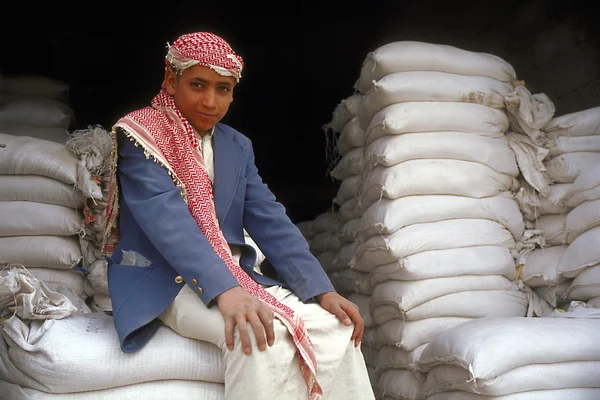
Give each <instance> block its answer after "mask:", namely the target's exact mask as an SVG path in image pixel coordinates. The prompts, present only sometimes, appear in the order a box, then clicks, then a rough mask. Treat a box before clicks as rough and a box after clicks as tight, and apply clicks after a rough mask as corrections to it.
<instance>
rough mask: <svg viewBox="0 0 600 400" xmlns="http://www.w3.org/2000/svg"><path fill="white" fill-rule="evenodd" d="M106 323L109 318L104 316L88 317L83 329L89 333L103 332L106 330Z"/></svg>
mask: <svg viewBox="0 0 600 400" xmlns="http://www.w3.org/2000/svg"><path fill="white" fill-rule="evenodd" d="M108 323H109V320H108V319H105V318H102V319H97V318H90V319H88V323H87V326H86V328H85V331H86V332H90V333H104V332H106V331H107V330H108Z"/></svg>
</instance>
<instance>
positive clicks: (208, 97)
mask: <svg viewBox="0 0 600 400" xmlns="http://www.w3.org/2000/svg"><path fill="white" fill-rule="evenodd" d="M202 105H203V106H204V107H206V108H214V107H215V93H214V92H213V91H212V90H207V91H206V92H204V95H203V96H202Z"/></svg>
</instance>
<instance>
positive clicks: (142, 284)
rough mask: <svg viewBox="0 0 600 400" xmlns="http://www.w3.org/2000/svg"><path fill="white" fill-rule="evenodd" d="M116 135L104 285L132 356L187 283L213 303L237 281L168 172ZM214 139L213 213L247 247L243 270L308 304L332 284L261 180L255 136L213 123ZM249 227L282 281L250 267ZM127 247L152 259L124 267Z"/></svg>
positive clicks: (231, 238) (124, 345)
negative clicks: (115, 207) (115, 196)
mask: <svg viewBox="0 0 600 400" xmlns="http://www.w3.org/2000/svg"><path fill="white" fill-rule="evenodd" d="M118 136H119V146H118V149H119V150H118V169H117V171H118V172H117V174H118V181H119V189H120V190H119V203H120V211H119V232H120V242H119V244H118V245H117V247H116V248H115V251H114V252H113V254H112V256H111V257H107V260H108V289H109V293H110V297H111V300H112V306H113V315H114V321H115V327H116V330H117V333H118V336H119V340H120V344H121V349H122V351H123V352H126V353H129V352H135V351H137V350H139V349H140V348H142V347H143V346H144V345H145V344H146V343H147V342H148V340H150V339H151V337H152V335H153V334H154V333H155V332H156V330H157V329H158V327H159V326H160V324H161V322H160V320H158V319H157V317H158V316H159V315H160V314H161V313H162V312H163V311H164V310H165V309H166V308H167V307H168V306H169V304H170V303H171V302H172V301H173V299H174V298H175V296H176V295H177V294H178V293H179V291H180V290H181V288H182V285H184V284H187V285H190V286H191V287H192V289H193V290H194V291H195V292H196V293H197V294H198V296H199V297H200V299H201V300H202V301H203V302H204V304H206V306H207V307H212V306H213V305H214V304H215V297H216V296H218V295H219V294H221V293H223V292H224V291H226V290H228V289H230V288H232V287H234V286H237V285H238V282H237V280H236V279H235V278H234V277H233V275H232V274H231V272H230V271H229V269H228V268H227V266H226V265H225V263H224V262H223V260H222V259H221V258H219V256H218V255H217V254H216V253H215V252H214V250H213V249H212V247H211V246H210V243H209V242H208V240H207V239H206V237H205V236H204V234H203V233H202V231H201V230H200V228H198V225H197V224H196V221H195V220H194V218H193V217H192V216H191V214H190V212H189V210H188V207H187V204H186V203H185V202H184V200H183V198H182V197H181V195H180V191H179V188H178V187H177V186H176V185H175V184H174V183H173V180H172V179H171V177H170V176H169V175H168V173H167V172H166V170H165V169H164V168H163V167H161V166H160V165H159V164H157V163H155V162H154V161H152V160H151V159H147V158H146V157H145V155H144V151H143V149H142V148H141V147H136V146H134V145H133V143H132V142H131V141H130V140H129V139H127V138H125V136H124V134H123V133H119V135H118ZM213 140H214V142H213V143H214V154H215V158H214V159H215V183H214V198H215V207H216V212H217V218H218V220H219V223H220V225H221V229H222V230H223V233H224V235H225V239H226V240H227V242H228V243H230V244H232V245H237V246H242V256H241V258H240V265H241V267H242V268H243V269H244V270H245V271H246V272H247V273H248V274H249V275H250V276H251V277H252V278H254V279H255V280H256V281H257V282H258V283H260V284H264V285H283V286H286V287H288V288H290V290H292V291H293V292H294V293H295V294H296V295H297V296H298V297H299V298H300V300H302V301H303V302H307V301H309V300H311V299H312V298H314V297H315V296H316V295H318V294H321V293H325V292H329V291H334V288H333V286H332V284H331V282H330V280H329V278H328V277H327V275H326V273H325V271H324V270H323V268H322V267H321V265H320V264H319V262H318V261H317V259H316V258H315V257H314V256H313V255H312V254H311V253H310V251H309V248H308V243H307V242H306V240H305V238H304V237H303V236H302V234H301V233H300V231H299V229H298V228H297V227H296V226H295V225H294V224H293V223H292V221H291V220H290V219H289V217H288V216H287V214H286V210H285V208H284V207H283V205H281V204H280V203H279V202H277V201H276V199H275V196H274V195H273V193H272V192H271V191H270V190H269V189H268V188H267V185H266V184H264V183H263V181H262V179H261V177H260V175H259V173H258V169H257V167H256V165H255V162H254V152H253V149H252V143H251V141H250V140H249V139H248V138H247V137H246V136H244V135H242V134H241V133H240V132H238V131H236V130H234V129H232V128H231V127H229V126H227V125H224V124H218V125H217V126H216V127H215V131H214V137H213ZM244 228H245V229H246V231H247V232H248V233H249V234H250V236H251V237H252V239H253V240H254V241H255V242H256V244H257V245H258V246H259V248H260V249H261V251H262V252H263V253H264V255H265V256H266V257H267V259H268V260H269V262H270V263H271V265H272V266H273V268H274V269H275V271H276V272H277V273H278V277H279V278H278V279H280V280H281V281H282V282H278V281H275V280H273V279H271V278H268V277H266V276H263V275H260V274H258V273H256V272H255V271H254V267H253V266H254V263H255V260H256V252H255V251H254V249H253V248H252V247H251V246H249V245H246V244H245V243H244V233H243V229H244ZM124 251H125V252H128V251H133V252H135V253H137V254H139V255H142V256H143V257H144V258H145V259H147V260H149V261H150V262H151V265H149V266H133V265H122V264H121V262H122V261H123V252H124ZM147 264H148V263H146V265H147Z"/></svg>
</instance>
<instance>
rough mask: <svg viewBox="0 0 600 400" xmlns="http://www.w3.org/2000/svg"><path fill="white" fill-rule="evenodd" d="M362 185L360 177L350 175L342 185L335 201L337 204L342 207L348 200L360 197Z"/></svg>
mask: <svg viewBox="0 0 600 400" xmlns="http://www.w3.org/2000/svg"><path fill="white" fill-rule="evenodd" d="M360 185H361V177H360V175H350V176H348V177H346V178H344V180H343V181H342V182H341V183H340V186H339V188H338V191H337V193H336V195H335V197H334V199H333V201H334V202H335V203H336V204H339V205H342V204H344V203H345V202H347V201H348V200H351V199H354V198H356V197H357V196H358V195H359V191H360Z"/></svg>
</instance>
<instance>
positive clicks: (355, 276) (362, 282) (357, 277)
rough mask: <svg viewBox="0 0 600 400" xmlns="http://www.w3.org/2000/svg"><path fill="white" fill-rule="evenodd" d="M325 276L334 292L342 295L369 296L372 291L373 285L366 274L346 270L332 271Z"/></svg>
mask: <svg viewBox="0 0 600 400" xmlns="http://www.w3.org/2000/svg"><path fill="white" fill-rule="evenodd" d="M327 275H328V276H329V279H330V280H331V283H332V284H333V286H334V287H335V288H336V290H337V291H338V292H341V293H343V294H351V293H360V294H368V295H370V294H371V292H372V291H373V283H372V282H371V279H369V274H367V273H366V272H362V271H356V270H353V269H349V268H348V269H343V270H340V271H333V272H331V273H328V274H327Z"/></svg>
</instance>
